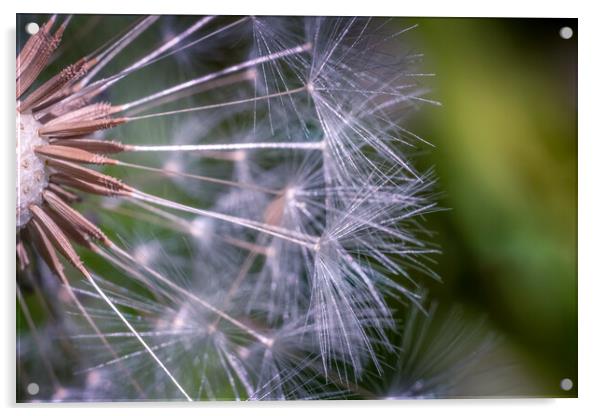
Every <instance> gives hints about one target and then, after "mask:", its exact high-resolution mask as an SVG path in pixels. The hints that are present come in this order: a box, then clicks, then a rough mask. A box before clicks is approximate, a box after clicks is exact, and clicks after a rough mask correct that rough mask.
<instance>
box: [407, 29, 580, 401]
mask: <svg viewBox="0 0 602 416" xmlns="http://www.w3.org/2000/svg"><path fill="white" fill-rule="evenodd" d="M414 20H415V21H416V22H417V23H419V28H417V30H415V31H412V32H413V33H412V34H411V35H410V36H411V37H412V41H413V42H415V44H416V48H417V49H419V50H420V52H424V54H425V64H424V67H423V70H424V71H425V72H433V73H436V76H435V77H433V78H432V79H431V80H429V81H428V85H429V86H430V87H431V88H432V93H431V94H430V97H432V98H434V99H436V100H438V101H440V102H441V103H442V106H441V107H436V106H425V107H423V108H422V109H421V111H420V113H419V115H418V117H417V118H414V119H413V123H412V124H413V125H412V127H413V131H414V132H416V133H418V134H419V135H420V136H421V137H423V138H425V139H426V140H428V141H429V142H430V143H432V144H433V145H434V146H435V147H436V148H435V150H434V151H432V152H431V151H428V152H426V154H425V155H424V156H421V157H420V160H419V162H420V163H424V164H425V166H432V165H434V166H435V169H436V172H437V175H438V177H439V185H438V191H440V192H441V194H442V197H441V198H440V203H441V205H442V206H443V207H444V208H449V210H447V211H443V212H440V213H437V214H435V215H433V216H431V217H430V218H429V220H428V221H429V225H428V226H427V227H428V228H429V229H431V230H433V231H435V232H436V233H437V235H436V236H435V237H434V239H435V241H437V243H438V244H440V247H441V250H442V253H443V254H442V255H440V256H439V257H438V258H437V261H438V264H437V265H436V266H435V268H436V270H437V272H438V273H439V274H440V275H441V277H442V278H443V281H444V283H443V284H433V285H432V294H433V295H434V297H437V298H440V299H448V300H450V301H451V300H453V301H457V300H461V301H462V302H463V303H467V304H471V305H472V306H474V307H475V308H477V310H480V311H482V312H484V313H485V314H487V315H488V316H489V317H490V318H491V320H492V322H493V324H494V325H495V326H496V327H497V329H498V330H499V331H501V332H502V333H503V334H504V336H505V338H506V339H507V340H508V341H509V345H512V348H513V349H514V351H513V354H516V357H515V359H516V360H517V361H516V364H517V365H518V366H519V367H521V371H524V372H525V374H526V375H527V376H528V380H522V381H523V382H525V386H526V387H525V390H524V392H523V393H526V394H529V393H532V394H537V395H548V396H554V395H566V394H568V395H571V396H575V395H576V394H577V393H576V391H577V390H576V387H577V383H576V381H577V101H576V100H577V34H578V32H577V20H576V19H484V18H483V19H474V18H416V19H412V21H414ZM563 27H570V28H572V30H573V36H572V38H570V39H564V38H563V37H561V36H560V30H561V28H563ZM567 377H568V378H570V379H572V380H573V382H574V387H573V389H571V391H569V392H563V390H562V389H561V388H560V381H561V380H562V379H564V378H567ZM520 381H521V380H516V382H517V383H519V382H520ZM519 390H520V389H519Z"/></svg>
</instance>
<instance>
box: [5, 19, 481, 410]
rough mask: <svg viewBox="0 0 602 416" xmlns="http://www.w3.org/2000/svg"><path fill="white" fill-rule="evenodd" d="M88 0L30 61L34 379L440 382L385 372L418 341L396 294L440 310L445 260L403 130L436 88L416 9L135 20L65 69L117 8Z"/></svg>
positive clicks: (22, 86)
mask: <svg viewBox="0 0 602 416" xmlns="http://www.w3.org/2000/svg"><path fill="white" fill-rule="evenodd" d="M78 19H84V17H82V16H73V17H72V16H57V15H53V16H51V17H50V18H49V19H48V20H47V21H46V23H44V24H43V25H42V26H41V28H40V30H39V32H37V33H36V34H34V35H32V36H31V37H30V38H29V39H28V40H27V42H25V44H24V45H23V46H22V48H21V50H20V52H19V53H18V56H17V70H16V72H17V73H16V85H17V86H16V95H17V104H16V108H17V121H16V126H17V162H18V163H17V166H18V175H17V177H18V182H17V208H16V217H17V218H16V225H17V259H18V269H19V273H18V277H17V298H18V301H19V307H20V309H21V313H22V315H23V317H24V318H25V321H26V324H27V326H28V334H29V335H28V336H27V337H25V336H24V337H23V339H22V341H23V342H22V343H21V342H20V345H19V351H18V354H22V357H21V356H19V357H18V361H19V362H20V361H21V358H22V360H23V362H24V363H27V362H28V361H27V359H26V358H27V357H31V356H35V360H39V362H40V363H41V365H40V366H34V367H35V368H32V367H31V366H28V365H27V364H24V365H23V366H22V367H19V369H18V377H19V378H21V380H19V382H20V383H24V384H25V385H27V383H29V382H32V381H35V380H36V377H38V379H45V380H48V383H47V385H46V389H47V390H45V391H44V397H43V400H55V401H63V400H67V401H68V400H72V401H77V400H90V401H95V400H160V399H163V400H207V399H251V400H282V399H327V398H331V399H332V398H335V399H336V398H357V397H360V398H362V397H363V398H385V397H397V398H411V397H438V396H439V395H442V396H444V395H445V394H446V393H445V389H443V388H442V386H441V385H440V384H439V383H438V382H436V383H435V382H434V383H433V384H437V389H433V390H432V391H428V390H427V391H425V389H426V388H424V386H426V385H428V383H427V380H425V379H423V378H420V377H418V379H412V384H411V385H408V384H407V383H409V381H407V380H396V383H397V384H394V386H397V385H398V386H399V389H397V390H398V391H391V388H385V387H383V388H378V389H377V388H374V389H372V390H373V391H370V390H371V389H370V387H369V386H368V387H367V386H366V380H371V379H374V378H379V377H381V376H382V375H383V374H386V373H388V372H390V371H391V368H390V364H389V363H388V362H387V360H385V359H383V357H391V356H393V357H401V355H402V351H406V352H407V351H410V350H411V349H408V348H407V346H408V345H409V343H411V342H412V339H413V338H412V337H411V336H410V335H411V331H409V332H408V333H407V334H406V333H404V335H405V337H403V338H402V339H403V342H402V345H398V343H396V342H395V341H394V339H393V338H394V334H395V333H396V332H399V322H398V321H399V318H397V317H396V315H395V311H396V310H397V309H404V310H407V311H409V312H408V314H409V315H410V316H412V318H411V319H408V320H407V322H408V323H411V322H415V321H416V320H417V319H418V318H417V317H416V314H424V315H425V316H427V315H428V311H429V309H430V308H428V307H425V306H424V305H425V297H426V295H425V291H424V290H423V285H422V283H421V281H422V280H423V279H433V278H435V279H436V278H437V276H436V275H435V274H434V273H433V272H431V271H430V268H429V265H428V262H429V261H430V256H431V255H432V254H434V253H436V252H437V250H436V248H435V247H434V246H433V245H432V244H430V243H429V242H428V241H429V239H430V235H429V233H428V230H426V229H425V228H424V226H423V224H422V218H423V216H424V215H425V214H428V213H429V212H432V211H434V210H436V209H437V207H436V203H435V202H434V200H433V197H432V195H431V193H432V185H433V181H434V178H433V174H432V172H431V171H427V172H426V173H421V172H419V171H418V170H417V169H415V168H414V167H413V162H412V158H413V154H414V153H415V149H416V148H417V147H418V146H421V145H425V142H424V141H423V140H422V139H421V138H420V137H418V136H417V135H415V134H414V133H412V132H410V131H409V130H407V129H406V128H404V127H403V126H404V121H405V119H406V118H407V117H408V116H409V115H410V114H411V113H412V112H413V111H414V110H415V109H416V108H418V107H419V106H420V105H422V104H431V105H436V104H437V103H436V102H435V101H432V100H430V99H429V98H428V97H427V96H426V94H427V92H428V89H427V88H426V87H424V86H423V85H422V82H421V80H422V78H424V77H428V76H430V74H425V73H421V72H420V71H419V70H418V69H416V64H417V63H418V62H419V61H420V57H421V56H420V54H417V53H411V52H406V53H400V52H399V44H400V39H403V35H404V33H406V32H407V31H408V30H410V29H413V28H414V27H413V26H409V27H403V28H400V27H395V25H394V24H393V23H395V21H394V20H393V21H390V20H386V19H370V18H318V17H307V18H288V17H286V18H285V17H238V18H237V17H220V16H202V17H193V16H187V17H177V18H170V17H166V16H145V17H136V18H133V19H130V20H129V22H128V24H127V25H125V27H124V28H121V29H120V30H117V32H116V33H115V34H114V36H112V37H111V38H109V39H106V40H102V42H103V43H100V44H98V45H90V49H89V50H88V51H87V52H86V53H87V54H86V55H85V56H83V57H80V58H79V59H77V60H75V61H73V62H71V63H70V64H67V66H65V67H64V68H63V69H62V70H60V71H59V72H55V73H51V74H48V73H47V72H48V70H49V67H50V66H52V65H53V64H54V63H55V62H59V61H60V62H62V61H63V59H62V55H68V53H69V49H68V48H69V42H77V41H78V36H80V35H81V36H83V34H81V32H85V31H87V30H91V31H93V30H94V29H95V28H94V27H90V28H88V27H87V26H88V25H90V26H92V25H94V24H96V25H101V24H102V23H100V22H93V21H92V20H91V19H88V20H86V21H85V22H84V24H83V25H79V26H78V29H77V30H75V29H74V30H72V31H70V29H71V27H72V26H73V25H74V22H76V21H77V20H78ZM104 19H106V20H108V21H109V22H110V20H111V17H105V18H104ZM69 36H72V38H71V39H69ZM142 44H144V47H141V46H140V45H142ZM149 45H151V46H149ZM84 46H86V47H87V45H84ZM62 48H63V49H62ZM155 68H160V69H159V70H156V71H155V72H153V71H154V70H155ZM182 68H183V69H182ZM180 70H181V71H180ZM161 71H164V72H166V73H170V74H171V73H172V72H178V71H180V72H181V73H177V77H178V78H180V79H179V80H178V81H174V80H172V79H169V80H167V81H165V80H164V79H161V76H158V75H160V74H161V73H162V72H161ZM188 72H195V73H188ZM139 126H143V127H139ZM124 218H125V219H127V221H124V220H123V219H124ZM124 224H125V225H124ZM99 268H102V269H103V272H102V273H101V272H97V271H96V269H99ZM107 270H108V271H109V272H107ZM27 293H30V294H31V293H32V294H33V298H34V299H35V302H36V304H37V308H38V309H41V310H42V311H43V312H42V314H43V315H45V316H47V317H49V318H48V319H47V322H45V323H44V324H43V325H41V326H40V325H37V324H36V322H35V319H34V317H33V315H34V314H33V313H32V312H31V311H30V307H31V306H30V305H31V303H32V301H30V302H27V301H26V300H25V297H26V294H27ZM30 297H31V296H30ZM408 327H409V325H408ZM401 331H402V332H403V331H405V328H402V329H401ZM459 332H461V330H459ZM477 332H478V331H475V333H477ZM417 338H418V339H419V340H422V342H423V341H424V337H423V336H418V337H417ZM469 338H471V339H476V340H480V336H479V337H477V336H476V335H474V333H473V334H472V335H471V336H470V337H469ZM21 344H23V345H21ZM405 344H407V345H405ZM476 344H479V346H478V348H477V350H479V351H481V350H483V351H484V350H486V349H487V347H488V346H489V345H490V344H491V340H490V339H489V338H487V337H485V343H484V344H480V343H479V342H477V343H476ZM445 354H447V352H446V353H445ZM61 355H67V356H69V357H70V359H69V360H66V361H69V363H68V364H66V363H65V362H64V361H65V360H61V359H60V358H61ZM477 355H478V354H477ZM412 356H413V354H412ZM414 358H415V357H414ZM35 360H34V361H35ZM401 362H402V361H400V364H399V365H400V366H405V364H403V365H402V364H401ZM19 365H20V364H19ZM65 366H66V367H67V368H65ZM406 367H407V366H405V367H404V368H406ZM400 368H401V367H400ZM32 372H33V373H32ZM399 374H401V375H403V374H405V373H403V372H400V373H399ZM399 374H398V375H397V376H396V377H397V378H399V376H400V375H399ZM412 374H413V376H414V375H416V374H417V373H416V372H414V373H412ZM416 383H418V384H416ZM416 386H422V387H416Z"/></svg>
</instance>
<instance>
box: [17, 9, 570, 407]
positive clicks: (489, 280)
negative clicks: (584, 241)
mask: <svg viewBox="0 0 602 416" xmlns="http://www.w3.org/2000/svg"><path fill="white" fill-rule="evenodd" d="M90 19H93V17H90ZM32 20H33V21H38V22H40V23H41V22H42V21H44V17H43V16H40V15H37V16H32V15H19V16H18V19H17V28H18V29H17V30H18V33H19V34H20V35H19V37H18V38H19V39H24V32H23V27H24V23H26V22H29V21H32ZM131 21H132V17H131V16H121V17H118V18H116V20H115V24H116V25H117V26H119V27H125V26H124V25H126V24H128V23H129V22H131ZM414 23H418V24H419V26H418V28H417V29H415V30H412V31H410V32H408V33H407V34H404V36H403V39H402V41H403V42H410V44H411V45H412V49H415V50H416V51H420V52H423V53H424V55H425V58H424V64H423V66H422V68H421V69H422V71H423V72H425V73H430V72H433V73H435V74H436V76H435V77H429V78H425V79H422V80H421V82H422V83H424V84H425V85H427V86H428V87H429V88H430V89H431V93H430V94H429V98H432V99H435V100H437V101H440V102H441V103H442V104H443V105H442V106H440V107H438V106H433V105H425V106H424V107H423V108H422V109H421V111H420V112H419V113H418V114H417V115H416V116H415V117H413V118H412V120H411V121H410V126H409V128H410V130H412V131H413V132H415V133H417V134H418V135H420V136H421V137H422V138H424V139H425V140H427V141H429V142H430V143H432V144H433V145H434V148H432V149H431V148H429V147H426V146H425V147H424V148H422V149H421V151H420V155H419V157H418V156H417V157H416V160H415V162H416V163H417V164H418V165H419V166H420V167H422V168H423V169H427V168H429V167H431V166H434V167H435V171H436V174H437V176H438V178H439V182H438V186H437V191H438V192H439V193H440V198H439V202H440V205H441V206H442V207H443V208H447V209H445V210H443V211H440V212H437V213H435V214H432V215H429V216H428V217H427V219H426V220H427V225H426V227H427V228H428V229H429V230H432V231H433V232H434V233H435V235H434V237H433V240H434V241H435V242H436V243H437V244H438V245H439V246H440V249H441V250H442V254H440V255H438V256H436V261H437V263H436V264H435V265H434V268H435V270H436V272H437V273H438V274H439V275H440V276H441V277H442V280H443V283H438V282H435V281H433V282H432V283H431V284H430V287H429V290H430V293H431V294H432V296H433V297H434V298H437V299H439V300H440V302H442V303H444V304H450V305H451V304H456V303H460V304H463V305H466V306H467V307H469V308H471V309H472V310H473V311H474V312H475V315H486V316H488V317H489V318H490V320H489V322H490V325H491V327H492V328H493V329H495V330H496V331H498V332H499V333H501V334H502V335H503V336H504V339H505V342H504V352H503V353H502V354H503V355H505V359H504V360H502V361H503V362H509V363H511V365H512V366H514V367H516V368H517V371H516V373H515V377H516V379H515V381H516V384H517V386H516V388H515V389H512V390H511V392H510V393H511V394H513V395H514V394H520V395H537V396H542V395H543V396H571V397H574V396H576V394H577V387H578V385H577V92H576V91H577V37H578V30H577V20H576V19H480V18H404V19H402V20H401V21H400V25H401V26H402V27H407V26H408V25H411V24H414ZM76 25H77V19H75V20H74V22H73V24H72V27H70V29H74V28H75V27H76ZM108 26H109V25H105V26H102V25H101V26H97V29H96V30H98V31H99V32H98V33H95V35H94V39H108V38H109V37H110V36H111V35H114V27H108ZM564 26H570V27H571V28H572V29H573V32H574V35H573V37H572V38H571V39H568V40H566V39H563V38H561V37H560V35H559V30H560V28H562V27H564ZM105 32H106V33H105ZM155 41H156V39H153V38H149V40H148V42H149V45H151V44H153V43H154V42H155ZM92 43H93V42H92ZM80 46H81V47H79V49H78V47H77V45H75V44H73V45H72V47H71V48H70V49H69V52H68V53H67V55H68V56H64V57H62V58H61V60H58V61H57V63H56V64H57V65H58V64H59V63H60V64H62V63H63V62H65V61H72V60H74V59H75V58H77V57H79V56H81V54H82V52H83V53H86V52H89V51H90V49H91V48H92V47H96V46H98V45H97V44H94V45H88V44H86V45H80ZM126 58H127V59H126ZM130 58H131V57H127V56H126V57H124V58H119V59H124V60H123V64H127V63H128V62H129V61H130ZM120 65H122V64H119V63H118V65H117V67H119V66H120ZM57 69H58V66H57ZM190 71H191V72H193V73H194V68H191V69H190ZM49 72H53V71H49ZM154 75H157V74H154ZM158 75H159V76H162V75H161V74H158ZM180 75H181V74H180ZM165 77H167V78H169V77H170V74H167V73H166V74H165ZM153 79H157V77H153ZM143 81H144V79H141V81H140V82H143ZM143 87H144V85H142V84H141V85H140V88H143ZM129 92H131V91H122V92H119V91H118V92H117V94H118V95H119V94H120V93H123V94H126V95H131V94H128V93H129ZM119 101H123V100H118V102H119ZM164 128H165V132H162V131H158V130H156V129H155V130H152V129H148V130H145V131H144V132H143V133H142V134H144V135H145V136H147V137H146V138H145V139H146V140H143V141H146V142H148V141H149V140H148V139H149V135H152V134H155V135H159V136H161V135H163V133H165V134H168V133H166V132H168V131H169V129H170V126H167V127H164ZM138 133H140V132H138ZM164 191H165V192H168V191H169V190H164ZM120 221H121V220H120ZM128 224H129V223H128V220H127V219H123V225H124V226H127V225H128ZM108 233H109V234H111V230H108ZM84 259H85V260H86V261H87V262H90V264H94V263H96V264H95V268H96V270H101V268H102V264H99V263H98V261H97V260H95V259H94V258H93V257H88V256H84ZM31 306H32V312H33V313H34V315H36V314H38V316H37V318H38V319H42V318H41V317H40V316H39V313H40V311H37V310H36V308H35V305H34V304H33V303H32V305H31ZM18 313H20V311H18ZM19 327H20V328H21V324H19ZM23 330H25V329H24V328H23ZM564 378H570V379H571V380H572V381H573V383H574V387H573V389H572V390H570V391H569V392H565V391H563V390H562V389H561V388H560V380H562V379H564ZM507 383H508V381H504V383H501V382H500V384H505V385H507ZM467 391H470V387H468V388H467ZM475 391H478V390H475Z"/></svg>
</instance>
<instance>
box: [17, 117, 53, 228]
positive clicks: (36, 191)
mask: <svg viewBox="0 0 602 416" xmlns="http://www.w3.org/2000/svg"><path fill="white" fill-rule="evenodd" d="M41 126H42V125H41V124H40V123H39V122H38V121H37V120H36V119H35V118H34V117H33V116H32V115H31V113H24V114H18V116H17V159H16V160H17V161H18V166H17V228H21V227H22V226H24V225H25V224H27V222H28V221H29V219H30V218H31V213H30V212H29V206H30V205H31V204H40V203H41V202H42V191H43V190H44V188H46V185H47V184H48V175H47V173H46V170H45V169H44V162H43V161H42V160H41V159H40V158H39V157H38V156H37V155H36V154H35V152H34V149H35V147H36V146H40V145H44V144H48V143H46V141H45V140H44V139H42V138H41V137H40V136H39V135H38V129H39V128H40V127H41Z"/></svg>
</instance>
